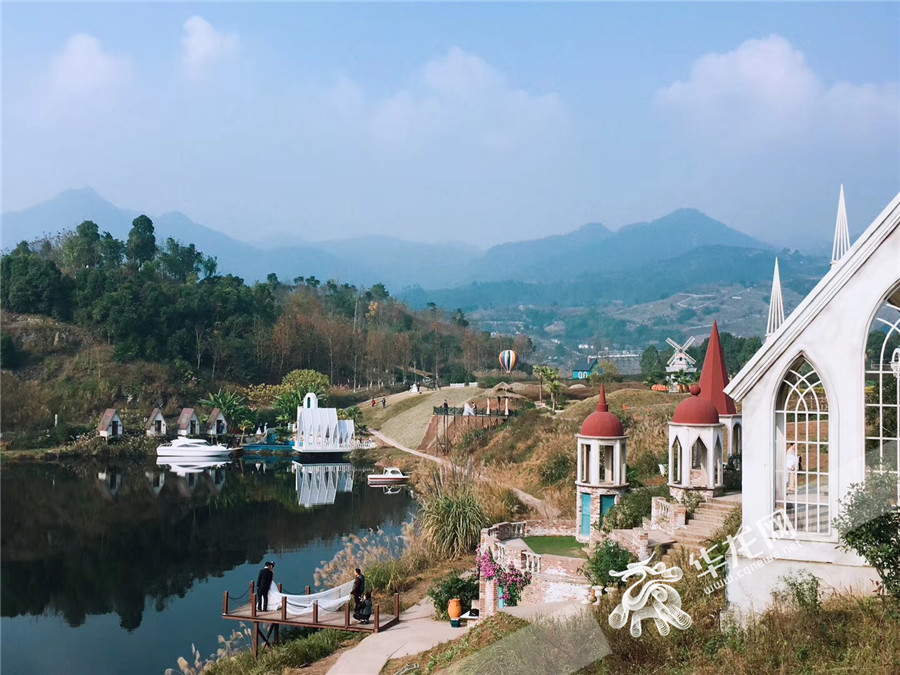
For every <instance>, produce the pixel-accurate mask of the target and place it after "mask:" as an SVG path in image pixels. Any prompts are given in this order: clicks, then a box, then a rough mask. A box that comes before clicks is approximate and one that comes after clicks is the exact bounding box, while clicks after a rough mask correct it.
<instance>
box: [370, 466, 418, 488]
mask: <svg viewBox="0 0 900 675" xmlns="http://www.w3.org/2000/svg"><path fill="white" fill-rule="evenodd" d="M408 480H409V475H408V474H405V473H403V472H402V471H401V470H400V469H398V468H397V467H396V466H387V467H385V468H384V471H382V472H381V473H370V474H369V475H368V476H366V482H368V484H369V487H385V486H391V485H403V484H404V483H406V482H407V481H408Z"/></svg>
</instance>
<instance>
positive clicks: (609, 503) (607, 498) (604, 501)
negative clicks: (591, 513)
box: [600, 495, 616, 523]
mask: <svg viewBox="0 0 900 675" xmlns="http://www.w3.org/2000/svg"><path fill="white" fill-rule="evenodd" d="M615 503H616V497H615V495H603V496H602V497H600V522H601V523H602V522H603V518H605V517H606V512H607V511H609V510H610V509H611V508H612V507H613V506H614V505H615Z"/></svg>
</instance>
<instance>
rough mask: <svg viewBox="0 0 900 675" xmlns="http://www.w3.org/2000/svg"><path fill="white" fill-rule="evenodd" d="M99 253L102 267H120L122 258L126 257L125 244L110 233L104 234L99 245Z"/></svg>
mask: <svg viewBox="0 0 900 675" xmlns="http://www.w3.org/2000/svg"><path fill="white" fill-rule="evenodd" d="M97 253H98V254H99V256H100V265H101V266H102V267H109V268H113V267H119V266H120V265H121V264H122V258H124V257H125V243H124V242H122V241H119V240H118V239H116V238H115V237H113V236H112V235H111V234H110V233H109V232H104V233H103V236H102V237H100V241H99V242H98V243H97Z"/></svg>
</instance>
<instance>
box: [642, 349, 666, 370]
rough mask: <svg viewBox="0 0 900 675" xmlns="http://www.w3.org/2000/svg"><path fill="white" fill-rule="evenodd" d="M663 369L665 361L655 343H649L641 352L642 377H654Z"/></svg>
mask: <svg viewBox="0 0 900 675" xmlns="http://www.w3.org/2000/svg"><path fill="white" fill-rule="evenodd" d="M664 371H665V362H664V361H663V360H662V357H661V356H660V354H659V349H657V348H656V346H655V345H650V346H649V347H647V348H646V349H645V350H644V352H643V353H642V354H641V375H643V376H644V377H647V378H649V377H656V375H657V374H658V373H661V372H664Z"/></svg>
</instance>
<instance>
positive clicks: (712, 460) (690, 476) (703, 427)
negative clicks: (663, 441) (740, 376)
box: [669, 368, 725, 501]
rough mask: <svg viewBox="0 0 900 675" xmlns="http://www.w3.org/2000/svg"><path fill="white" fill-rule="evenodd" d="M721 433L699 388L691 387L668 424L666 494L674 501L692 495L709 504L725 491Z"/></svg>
mask: <svg viewBox="0 0 900 675" xmlns="http://www.w3.org/2000/svg"><path fill="white" fill-rule="evenodd" d="M704 372H706V371H705V368H704ZM723 429H724V425H723V424H722V423H721V422H720V421H719V411H718V410H716V406H715V405H713V403H712V402H711V401H710V400H709V398H708V397H707V396H704V392H703V388H702V386H700V385H696V384H695V385H692V386H691V396H690V398H687V399H685V400H683V401H682V402H681V403H679V404H678V407H677V408H676V409H675V414H674V415H673V416H672V421H671V422H669V494H671V495H672V496H673V497H675V499H678V500H679V501H681V500H682V499H683V497H684V495H685V493H687V492H695V493H697V494H699V495H700V496H701V497H703V499H705V500H709V499H712V498H713V497H717V496H719V495H720V494H722V493H723V492H724V491H725V480H724V479H725V466H724V456H723Z"/></svg>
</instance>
